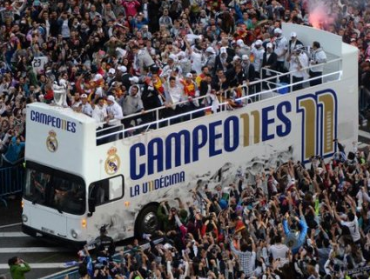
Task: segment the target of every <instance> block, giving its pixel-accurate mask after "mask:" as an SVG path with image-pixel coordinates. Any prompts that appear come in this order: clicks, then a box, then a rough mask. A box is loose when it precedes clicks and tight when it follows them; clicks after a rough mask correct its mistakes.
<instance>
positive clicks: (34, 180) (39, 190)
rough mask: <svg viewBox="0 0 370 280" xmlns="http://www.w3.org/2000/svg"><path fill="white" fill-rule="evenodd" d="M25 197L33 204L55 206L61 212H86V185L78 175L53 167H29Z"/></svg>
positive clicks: (79, 213) (80, 213)
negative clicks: (67, 173)
mask: <svg viewBox="0 0 370 280" xmlns="http://www.w3.org/2000/svg"><path fill="white" fill-rule="evenodd" d="M24 198H25V199H26V200H29V201H31V202H32V203H33V204H40V205H44V206H47V207H51V208H54V209H56V210H58V211H59V212H61V213H64V212H65V213H69V214H75V215H82V214H84V213H85V205H86V202H85V201H86V196H85V186H84V184H83V182H82V180H81V179H80V178H78V177H76V178H75V176H72V175H70V174H69V175H68V176H65V175H64V173H62V172H56V171H54V170H52V169H46V170H45V171H38V170H35V169H32V168H28V169H27V177H26V188H25V195H24Z"/></svg>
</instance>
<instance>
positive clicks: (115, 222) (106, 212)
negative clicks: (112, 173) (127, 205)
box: [87, 175, 124, 238]
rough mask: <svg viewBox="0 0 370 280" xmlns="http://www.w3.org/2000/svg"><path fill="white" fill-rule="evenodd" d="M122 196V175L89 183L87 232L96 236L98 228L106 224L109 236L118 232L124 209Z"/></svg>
mask: <svg viewBox="0 0 370 280" xmlns="http://www.w3.org/2000/svg"><path fill="white" fill-rule="evenodd" d="M123 196H124V178H123V176H122V175H119V176H116V177H111V178H107V179H104V180H101V181H97V182H93V183H91V184H90V186H89V202H88V205H89V213H88V218H87V232H89V233H91V234H95V237H97V236H98V235H99V229H100V228H101V227H102V226H106V227H107V229H108V233H109V235H110V236H112V237H113V236H114V235H117V234H119V231H121V229H120V224H122V220H121V219H123V217H122V212H123V211H124V205H123V200H122V199H123ZM91 237H93V236H90V238H91Z"/></svg>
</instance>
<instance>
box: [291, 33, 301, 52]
mask: <svg viewBox="0 0 370 280" xmlns="http://www.w3.org/2000/svg"><path fill="white" fill-rule="evenodd" d="M297 45H302V46H303V43H302V42H301V41H299V40H298V39H297V33H295V32H292V33H290V40H289V44H288V54H289V55H291V54H292V53H293V51H294V49H295V47H296V46H297Z"/></svg>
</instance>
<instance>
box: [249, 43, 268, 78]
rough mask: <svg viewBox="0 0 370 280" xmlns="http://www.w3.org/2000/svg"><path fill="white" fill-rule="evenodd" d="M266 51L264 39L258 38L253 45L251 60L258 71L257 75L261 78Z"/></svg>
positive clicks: (256, 71)
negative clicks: (263, 44) (263, 43)
mask: <svg viewBox="0 0 370 280" xmlns="http://www.w3.org/2000/svg"><path fill="white" fill-rule="evenodd" d="M264 52H265V49H264V48H263V46H262V41H261V40H257V41H256V42H255V43H254V44H253V45H252V49H251V55H250V60H251V62H252V64H253V66H254V71H255V73H256V77H257V78H260V71H261V66H262V59H263V54H264Z"/></svg>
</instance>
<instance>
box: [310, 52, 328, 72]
mask: <svg viewBox="0 0 370 280" xmlns="http://www.w3.org/2000/svg"><path fill="white" fill-rule="evenodd" d="M326 60H327V58H326V53H325V52H324V51H323V50H322V49H316V50H313V51H312V53H311V63H310V64H311V65H315V64H321V63H325V62H326ZM311 71H312V72H322V71H324V65H319V66H312V67H311Z"/></svg>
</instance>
